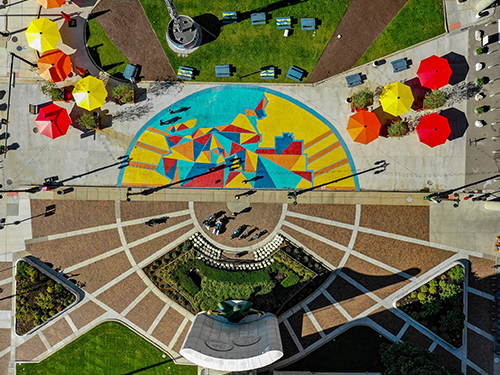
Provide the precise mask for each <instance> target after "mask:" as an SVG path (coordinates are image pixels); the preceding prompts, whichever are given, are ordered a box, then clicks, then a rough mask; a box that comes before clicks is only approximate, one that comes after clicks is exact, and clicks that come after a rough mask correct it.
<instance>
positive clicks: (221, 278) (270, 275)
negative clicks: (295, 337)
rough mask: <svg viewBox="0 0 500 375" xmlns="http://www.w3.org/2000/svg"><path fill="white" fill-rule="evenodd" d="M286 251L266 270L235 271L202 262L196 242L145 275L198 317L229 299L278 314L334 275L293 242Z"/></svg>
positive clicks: (172, 253)
mask: <svg viewBox="0 0 500 375" xmlns="http://www.w3.org/2000/svg"><path fill="white" fill-rule="evenodd" d="M281 249H282V250H283V251H278V252H277V253H275V254H274V255H273V257H272V259H273V263H271V264H270V265H269V266H268V267H266V268H264V269H259V270H251V271H250V270H249V271H241V270H239V271H230V270H225V269H218V268H214V267H210V266H208V265H207V264H205V263H204V262H203V261H201V260H200V259H197V258H196V255H197V254H196V251H195V250H194V249H192V244H191V242H190V241H186V242H185V243H184V244H183V245H182V246H178V247H177V248H176V249H174V250H172V251H170V252H168V253H167V254H165V255H164V256H162V257H160V258H159V259H157V260H155V261H154V262H152V263H151V264H149V265H148V266H146V267H144V268H143V270H144V272H145V273H146V274H147V275H148V277H149V278H150V279H151V281H152V282H153V283H154V284H155V285H156V286H157V287H158V288H159V289H160V290H161V291H162V292H163V293H165V294H166V295H167V296H168V297H169V298H171V299H172V300H173V301H175V302H177V303H178V304H179V305H181V306H182V307H184V308H186V309H187V310H189V311H190V312H192V313H193V314H196V313H197V312H199V311H206V310H209V309H216V308H217V303H219V302H221V301H224V300H227V299H241V300H247V301H250V302H252V303H253V304H254V308H256V309H259V310H264V311H267V312H271V313H277V312H279V311H282V310H283V308H285V307H287V308H288V307H292V306H294V305H295V304H297V303H298V302H300V300H302V299H304V298H305V297H306V296H307V295H309V294H310V293H312V292H313V291H314V290H316V289H317V288H318V287H319V286H320V285H321V284H322V283H323V282H324V280H325V279H326V277H327V276H328V274H329V270H327V269H326V268H324V267H323V266H322V265H321V264H320V263H319V262H317V261H316V260H315V259H314V258H312V257H311V256H310V255H308V254H306V253H304V252H303V250H301V249H298V248H296V247H295V246H294V245H292V244H291V243H290V242H288V241H285V242H284V243H283V244H282V246H281ZM288 254H290V255H288ZM292 256H295V257H296V258H297V259H294V258H293V257H292ZM299 260H300V261H301V262H302V263H301V262H300V261H299ZM311 269H314V271H312V270H311Z"/></svg>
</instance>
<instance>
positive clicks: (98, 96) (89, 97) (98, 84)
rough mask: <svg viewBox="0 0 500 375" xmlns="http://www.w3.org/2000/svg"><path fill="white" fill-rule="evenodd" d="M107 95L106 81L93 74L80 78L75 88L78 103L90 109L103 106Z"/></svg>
mask: <svg viewBox="0 0 500 375" xmlns="http://www.w3.org/2000/svg"><path fill="white" fill-rule="evenodd" d="M107 96H108V92H107V91H106V88H105V87H104V82H102V81H101V80H100V79H97V78H95V77H92V76H88V77H85V78H82V79H81V80H79V81H78V82H77V83H76V85H75V88H74V89H73V98H75V102H76V105H77V106H79V107H82V108H85V109H86V110H89V111H92V110H93V109H96V108H98V107H101V106H102V105H103V104H104V101H105V100H106V97H107Z"/></svg>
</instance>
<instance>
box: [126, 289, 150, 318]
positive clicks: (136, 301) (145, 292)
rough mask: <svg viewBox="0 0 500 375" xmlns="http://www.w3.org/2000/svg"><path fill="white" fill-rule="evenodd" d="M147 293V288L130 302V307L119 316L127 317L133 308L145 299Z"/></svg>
mask: <svg viewBox="0 0 500 375" xmlns="http://www.w3.org/2000/svg"><path fill="white" fill-rule="evenodd" d="M148 293H149V289H148V288H146V289H144V290H143V291H142V293H141V294H139V295H138V296H137V297H136V298H135V299H134V300H133V301H132V302H130V305H128V306H127V308H126V309H125V310H123V311H122V312H121V313H120V315H122V316H125V315H127V314H128V313H129V312H130V310H132V309H133V308H134V307H135V306H137V305H138V304H139V302H141V301H142V299H143V298H144V297H146V295H147V294H148Z"/></svg>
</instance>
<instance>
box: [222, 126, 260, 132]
mask: <svg viewBox="0 0 500 375" xmlns="http://www.w3.org/2000/svg"><path fill="white" fill-rule="evenodd" d="M224 131H225V132H233V133H255V132H253V131H250V130H247V129H243V128H240V127H239V126H234V125H228V126H226V128H225V129H224Z"/></svg>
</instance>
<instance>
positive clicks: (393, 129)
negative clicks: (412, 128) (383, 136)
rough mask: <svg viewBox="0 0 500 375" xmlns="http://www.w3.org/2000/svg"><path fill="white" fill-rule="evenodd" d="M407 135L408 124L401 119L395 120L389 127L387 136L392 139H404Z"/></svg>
mask: <svg viewBox="0 0 500 375" xmlns="http://www.w3.org/2000/svg"><path fill="white" fill-rule="evenodd" d="M406 133H408V124H407V123H406V122H405V121H403V120H401V119H399V120H395V121H393V122H391V123H390V124H389V125H388V126H387V134H388V135H389V136H390V137H402V136H403V135H405V134H406Z"/></svg>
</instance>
